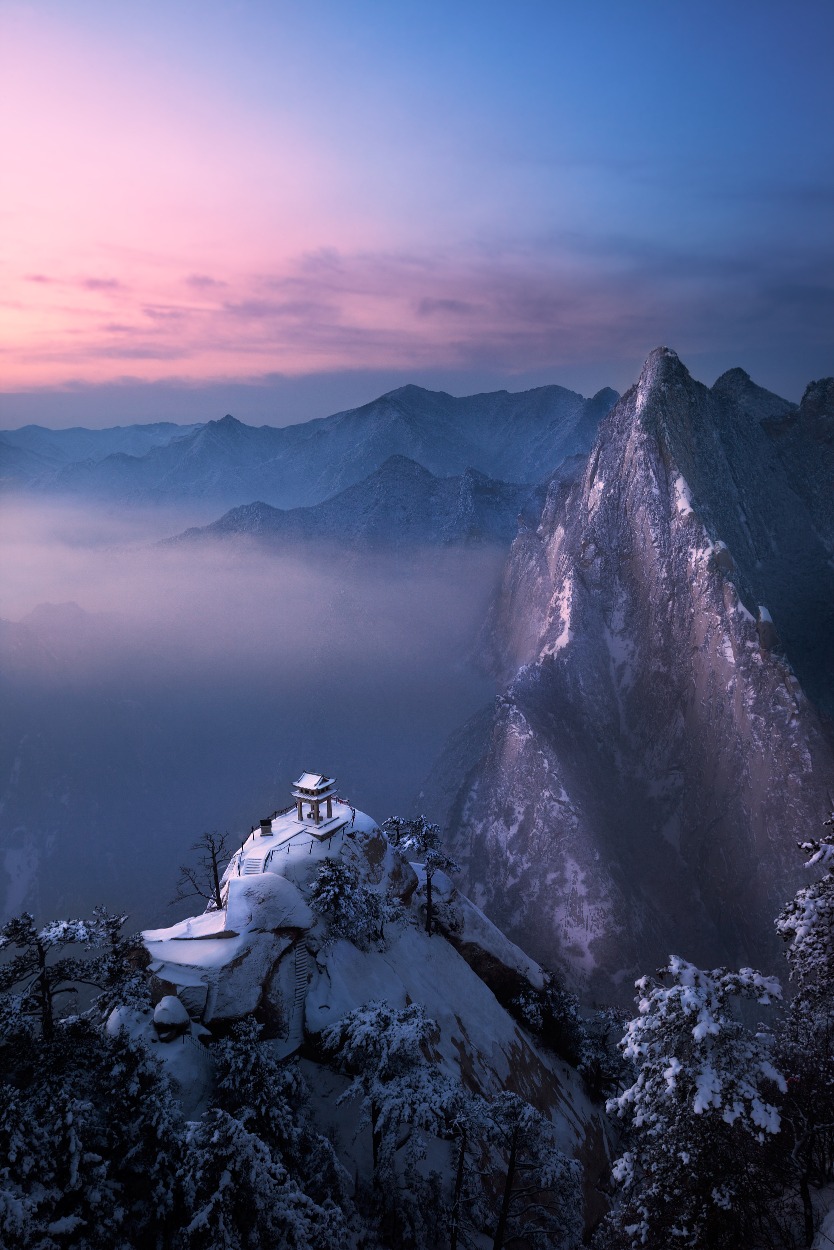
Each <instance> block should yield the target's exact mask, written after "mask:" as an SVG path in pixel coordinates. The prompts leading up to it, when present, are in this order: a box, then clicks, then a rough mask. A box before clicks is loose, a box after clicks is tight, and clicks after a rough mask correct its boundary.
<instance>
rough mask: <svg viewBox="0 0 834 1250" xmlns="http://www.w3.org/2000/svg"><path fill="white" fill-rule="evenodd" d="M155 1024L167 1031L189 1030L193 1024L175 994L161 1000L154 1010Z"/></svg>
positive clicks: (167, 995)
mask: <svg viewBox="0 0 834 1250" xmlns="http://www.w3.org/2000/svg"><path fill="white" fill-rule="evenodd" d="M153 1020H154V1024H158V1025H161V1026H162V1027H163V1028H166V1029H187V1028H188V1026H189V1024H190V1023H191V1021H190V1017H189V1015H188V1012H187V1011H186V1010H185V1007H183V1005H182V1003H181V1002H180V1000H179V999H178V998H177V997H176V995H175V994H166V995H165V996H164V997H163V998H160V1000H159V1002H158V1003H157V1004H156V1006H155V1007H154V1009H153Z"/></svg>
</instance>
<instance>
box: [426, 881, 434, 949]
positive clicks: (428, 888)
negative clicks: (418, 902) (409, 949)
mask: <svg viewBox="0 0 834 1250" xmlns="http://www.w3.org/2000/svg"><path fill="white" fill-rule="evenodd" d="M433 875H434V874H433V873H431V872H427V873H426V933H428V935H429V937H431V911H432V899H431V879H432V877H433Z"/></svg>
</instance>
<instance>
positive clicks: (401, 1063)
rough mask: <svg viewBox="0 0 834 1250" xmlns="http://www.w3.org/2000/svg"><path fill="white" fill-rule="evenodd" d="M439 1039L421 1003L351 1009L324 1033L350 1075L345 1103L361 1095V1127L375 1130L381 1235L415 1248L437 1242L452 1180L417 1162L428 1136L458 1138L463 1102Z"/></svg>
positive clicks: (375, 1190) (446, 1214)
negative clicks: (442, 1062)
mask: <svg viewBox="0 0 834 1250" xmlns="http://www.w3.org/2000/svg"><path fill="white" fill-rule="evenodd" d="M436 1037H437V1025H436V1024H435V1023H434V1021H433V1020H430V1019H429V1018H428V1017H427V1016H426V1013H425V1010H424V1008H423V1007H421V1006H418V1005H417V1004H411V1005H409V1006H408V1007H404V1008H395V1007H392V1006H391V1004H390V1003H385V1002H373V1003H368V1004H367V1005H366V1006H364V1007H360V1008H358V1009H357V1010H355V1011H351V1012H349V1013H348V1014H347V1015H346V1016H344V1017H343V1018H342V1019H341V1020H339V1021H337V1022H336V1023H335V1024H333V1025H331V1026H330V1028H328V1029H326V1030H325V1031H324V1033H323V1034H322V1041H323V1043H324V1045H325V1046H326V1047H327V1048H328V1049H329V1050H330V1051H331V1053H332V1054H333V1057H334V1059H335V1061H336V1063H337V1065H338V1066H339V1067H340V1068H341V1069H342V1070H344V1071H346V1072H347V1073H348V1074H349V1075H351V1076H352V1077H353V1081H352V1084H351V1085H350V1086H349V1087H348V1089H347V1090H346V1091H345V1093H344V1094H342V1096H341V1099H340V1101H341V1102H348V1101H350V1100H351V1099H354V1098H358V1099H359V1100H360V1103H359V1105H360V1114H359V1116H358V1118H357V1121H356V1127H357V1130H361V1129H362V1128H368V1129H369V1130H370V1136H371V1155H372V1168H373V1173H372V1189H373V1195H372V1203H371V1209H372V1213H373V1215H374V1217H375V1219H376V1220H377V1221H378V1222H379V1225H380V1229H381V1233H382V1236H383V1241H385V1243H386V1244H397V1245H398V1246H402V1247H414V1248H415V1250H422V1248H426V1250H427V1248H428V1247H430V1246H435V1245H438V1244H440V1243H439V1242H438V1240H437V1239H438V1237H439V1236H440V1235H441V1234H442V1233H443V1231H444V1229H445V1227H446V1223H447V1220H448V1218H449V1212H450V1206H451V1198H450V1195H449V1193H448V1192H447V1190H448V1186H445V1187H444V1185H443V1184H442V1183H441V1182H440V1180H439V1178H437V1177H434V1176H433V1175H432V1174H431V1173H427V1172H426V1170H425V1169H424V1168H422V1167H421V1166H419V1165H420V1163H421V1160H422V1159H423V1158H424V1156H425V1136H424V1135H426V1134H428V1135H431V1136H435V1137H440V1138H454V1137H456V1136H457V1134H458V1130H457V1129H456V1128H455V1123H456V1120H457V1118H458V1116H459V1112H460V1106H461V1102H462V1090H461V1086H460V1083H459V1082H458V1081H456V1080H454V1079H453V1078H452V1077H449V1076H447V1075H446V1074H444V1073H443V1072H442V1071H441V1069H440V1067H439V1066H438V1065H437V1064H436V1063H435V1062H433V1061H432V1059H431V1058H430V1055H431V1047H432V1045H433V1043H434V1041H435V1040H436ZM427 1204H429V1205H427ZM427 1210H430V1211H431V1213H432V1214H431V1219H430V1220H429V1221H428V1222H427V1221H426V1212H427Z"/></svg>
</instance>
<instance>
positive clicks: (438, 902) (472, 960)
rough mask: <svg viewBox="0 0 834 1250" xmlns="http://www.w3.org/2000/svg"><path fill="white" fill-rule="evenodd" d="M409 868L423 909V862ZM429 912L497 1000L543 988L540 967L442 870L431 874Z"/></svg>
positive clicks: (435, 925)
mask: <svg viewBox="0 0 834 1250" xmlns="http://www.w3.org/2000/svg"><path fill="white" fill-rule="evenodd" d="M412 868H413V869H414V871H415V872H416V874H417V876H418V878H419V887H418V891H417V895H416V901H417V903H418V905H419V904H422V909H423V910H425V895H426V870H425V868H424V867H423V865H422V864H412ZM432 911H433V925H434V927H435V928H436V929H437V930H438V932H440V933H442V934H443V936H444V937H445V938H448V940H449V941H450V942H451V943H452V945H453V946H454V948H455V950H456V951H457V952H458V954H459V955H462V956H463V958H464V959H465V960H466V962H467V963H468V964H469V966H470V968H471V969H472V970H473V972H476V973H477V974H478V976H479V977H480V978H481V980H482V981H484V982H485V984H486V985H488V986H489V988H490V989H491V990H492V992H493V994H494V995H495V997H496V998H497V999H498V1000H499V1002H502V1003H509V1002H511V1001H512V1000H513V999H514V998H517V997H518V996H519V995H520V994H522V993H523V992H524V990H527V989H535V990H542V989H544V987H545V984H546V982H547V977H546V975H545V973H544V971H543V969H542V968H541V966H540V965H539V964H537V963H536V961H535V959H531V958H530V956H529V955H527V954H525V952H524V951H523V950H522V949H521V947H520V946H516V945H515V943H514V942H511V941H510V939H509V938H508V937H507V936H506V935H505V934H504V933H503V932H502V931H501V930H500V929H499V928H498V927H497V926H496V925H494V924H493V923H492V921H491V920H489V919H488V918H487V917H486V916H485V915H484V913H483V912H482V911H481V910H480V908H478V907H476V906H475V904H474V903H473V902H471V901H470V900H469V899H468V898H467V897H466V895H465V894H461V893H460V891H459V890H458V889H457V888H456V886H455V883H454V882H453V881H452V879H451V877H449V876H448V875H447V874H446V873H445V872H439V871H438V872H435V873H434V875H433V877H432Z"/></svg>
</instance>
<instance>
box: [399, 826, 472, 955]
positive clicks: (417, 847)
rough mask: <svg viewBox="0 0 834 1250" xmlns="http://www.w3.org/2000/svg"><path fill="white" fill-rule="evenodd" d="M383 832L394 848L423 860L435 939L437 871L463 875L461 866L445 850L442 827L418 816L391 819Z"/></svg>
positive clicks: (429, 929) (429, 926)
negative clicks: (408, 818) (433, 896)
mask: <svg viewBox="0 0 834 1250" xmlns="http://www.w3.org/2000/svg"><path fill="white" fill-rule="evenodd" d="M382 831H383V833H384V834H385V836H386V837H387V838H388V840H389V842H391V843H392V845H394V846H396V847H397V848H398V849H399V850H401V851H402V852H403V853H404V854H406V855H418V856H422V857H423V868H424V869H425V873H426V933H428V934H429V936H431V933H432V924H433V920H434V902H433V898H432V878H433V877H434V874H435V873H436V872H460V866H459V865H458V864H456V863H455V861H454V860H453V859H452V857H451V856H450V855H449V854H447V852H446V851H444V849H443V847H442V846H441V844H440V826H439V825H436V824H433V823H432V822H431V821H430V820H426V817H425V816H417V817H416V819H414V820H406V819H405V818H404V817H402V816H389V817H388V819H387V820H385V821H383V823H382Z"/></svg>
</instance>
